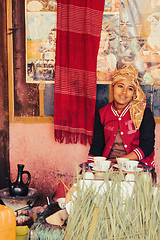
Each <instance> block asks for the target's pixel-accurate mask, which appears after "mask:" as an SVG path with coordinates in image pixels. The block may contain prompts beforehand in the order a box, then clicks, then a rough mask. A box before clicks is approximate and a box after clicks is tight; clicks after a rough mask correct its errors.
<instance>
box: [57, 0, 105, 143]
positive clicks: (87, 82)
mask: <svg viewBox="0 0 160 240" xmlns="http://www.w3.org/2000/svg"><path fill="white" fill-rule="evenodd" d="M103 9H104V0H58V2H57V43H56V68H55V93H54V127H55V140H56V141H58V142H65V143H77V142H80V143H82V144H87V143H89V144H90V143H91V141H92V137H93V127H94V117H95V103H96V65H97V54H98V48H99V41H100V34H101V26H102V18H103Z"/></svg>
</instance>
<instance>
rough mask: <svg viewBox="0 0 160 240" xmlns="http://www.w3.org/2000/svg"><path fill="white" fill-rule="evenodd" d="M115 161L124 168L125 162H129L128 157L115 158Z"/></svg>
mask: <svg viewBox="0 0 160 240" xmlns="http://www.w3.org/2000/svg"><path fill="white" fill-rule="evenodd" d="M117 162H118V165H119V167H121V168H126V165H127V162H129V159H128V158H117Z"/></svg>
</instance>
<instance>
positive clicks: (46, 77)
mask: <svg viewBox="0 0 160 240" xmlns="http://www.w3.org/2000/svg"><path fill="white" fill-rule="evenodd" d="M25 12H26V82H27V83H40V82H45V83H54V76H55V53H56V26H57V13H56V12H57V2H56V1H55V0H52V1H49V0H36V1H35V0H33V1H32V0H31V1H29V0H26V11H25Z"/></svg>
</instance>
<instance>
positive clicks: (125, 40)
mask: <svg viewBox="0 0 160 240" xmlns="http://www.w3.org/2000/svg"><path fill="white" fill-rule="evenodd" d="M123 64H133V65H134V66H136V67H137V69H138V73H139V78H140V82H141V85H142V86H143V88H144V92H145V93H146V96H147V101H148V102H147V104H148V105H149V106H150V108H151V110H152V112H153V114H154V117H160V107H159V106H160V104H159V97H158V93H159V92H160V1H159V0H146V1H145V2H144V1H143V0H134V1H133V0H131V1H127V0H121V4H120V14H119V40H118V68H120V67H121V66H122V65H123ZM145 86H146V87H145Z"/></svg>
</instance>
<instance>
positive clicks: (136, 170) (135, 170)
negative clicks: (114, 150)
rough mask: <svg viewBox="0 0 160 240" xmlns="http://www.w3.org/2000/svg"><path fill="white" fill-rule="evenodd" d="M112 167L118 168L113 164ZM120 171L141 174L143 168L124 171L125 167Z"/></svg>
mask: <svg viewBox="0 0 160 240" xmlns="http://www.w3.org/2000/svg"><path fill="white" fill-rule="evenodd" d="M113 167H115V168H120V166H119V165H118V164H115V165H113ZM122 171H124V172H133V173H134V172H142V171H143V168H139V167H138V168H136V169H126V168H125V167H122Z"/></svg>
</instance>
